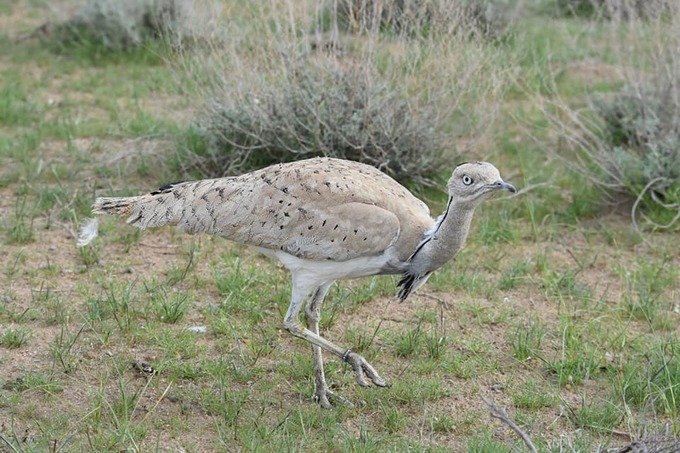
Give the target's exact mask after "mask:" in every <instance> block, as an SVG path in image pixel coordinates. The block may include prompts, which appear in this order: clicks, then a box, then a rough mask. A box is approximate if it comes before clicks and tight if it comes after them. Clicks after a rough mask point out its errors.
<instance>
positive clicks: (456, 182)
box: [447, 162, 517, 206]
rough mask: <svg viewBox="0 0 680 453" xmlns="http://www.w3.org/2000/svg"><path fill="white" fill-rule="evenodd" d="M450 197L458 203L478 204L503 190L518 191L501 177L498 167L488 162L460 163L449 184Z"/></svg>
mask: <svg viewBox="0 0 680 453" xmlns="http://www.w3.org/2000/svg"><path fill="white" fill-rule="evenodd" d="M447 188H448V192H449V197H452V198H454V199H455V200H456V201H457V202H458V203H463V204H469V205H471V206H477V205H478V204H479V203H481V202H482V201H484V200H486V199H488V198H490V197H491V196H492V195H493V194H495V193H497V192H498V191H501V190H508V191H510V192H516V191H517V189H515V186H513V185H512V184H510V183H507V182H505V181H503V179H501V175H500V173H499V172H498V169H497V168H496V167H494V166H493V165H492V164H490V163H488V162H466V163H464V164H460V165H458V166H457V167H456V168H455V169H454V170H453V174H452V175H451V179H449V182H448V184H447Z"/></svg>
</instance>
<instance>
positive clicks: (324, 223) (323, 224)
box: [321, 219, 326, 227]
mask: <svg viewBox="0 0 680 453" xmlns="http://www.w3.org/2000/svg"><path fill="white" fill-rule="evenodd" d="M321 226H322V227H325V226H326V220H325V219H324V221H323V223H322V224H321Z"/></svg>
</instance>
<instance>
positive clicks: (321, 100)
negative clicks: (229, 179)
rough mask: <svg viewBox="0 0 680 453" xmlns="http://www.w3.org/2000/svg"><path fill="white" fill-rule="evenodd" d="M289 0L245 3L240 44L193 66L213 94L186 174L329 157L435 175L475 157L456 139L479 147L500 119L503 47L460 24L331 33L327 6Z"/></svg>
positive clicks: (415, 176)
mask: <svg viewBox="0 0 680 453" xmlns="http://www.w3.org/2000/svg"><path fill="white" fill-rule="evenodd" d="M285 6H287V7H288V9H287V10H284V11H283V12H282V11H280V10H276V9H275V8H273V6H272V5H267V6H266V7H262V9H261V10H258V11H255V12H254V11H251V10H249V11H247V12H246V11H242V10H238V9H237V10H234V11H233V13H234V15H233V16H232V20H231V21H228V22H226V23H225V24H224V27H225V28H226V29H227V33H228V34H229V36H230V37H231V40H230V41H229V43H228V44H227V45H224V46H219V47H218V46H214V47H212V48H211V52H210V53H209V54H201V55H187V58H186V59H185V60H184V61H183V62H182V71H183V73H185V74H188V76H187V77H186V79H187V80H189V81H190V82H191V84H192V85H194V86H195V90H196V92H197V93H199V94H200V96H199V97H200V98H202V99H205V100H206V101H205V103H204V104H203V105H202V106H201V107H199V110H200V112H199V113H198V114H197V116H196V119H195V121H194V127H193V130H195V131H198V134H199V138H200V140H194V141H190V143H191V144H190V145H189V146H186V147H185V151H186V152H183V153H180V157H181V158H180V166H181V167H182V170H181V171H184V172H186V171H191V170H198V171H199V172H200V175H201V176H205V177H213V176H222V175H225V174H235V173H240V172H244V171H247V170H252V169H254V168H259V167H262V166H263V165H267V164H270V163H273V162H285V161H290V160H294V159H302V158H306V157H311V156H330V157H341V158H345V159H351V160H356V161H361V162H366V163H369V164H371V165H374V166H376V167H378V168H380V169H381V170H383V171H385V172H386V173H388V174H390V175H392V176H393V177H395V178H397V179H398V180H400V181H407V180H409V181H417V182H420V183H433V182H434V178H436V177H437V176H439V175H440V174H443V173H445V170H447V171H448V170H450V167H451V165H454V164H455V161H456V160H458V157H459V156H460V154H461V153H462V152H467V153H468V154H469V152H470V149H469V148H463V147H462V146H457V143H462V144H463V146H465V147H470V146H473V144H474V143H475V139H477V138H479V137H480V136H481V135H483V134H484V133H485V132H486V130H487V129H488V128H489V127H490V125H491V124H492V120H493V117H494V115H495V113H496V109H497V108H498V105H499V102H498V99H499V97H500V96H501V95H502V93H503V91H504V90H505V89H506V88H507V87H508V86H509V84H508V83H507V80H508V79H509V74H510V73H509V71H508V67H509V66H510V60H509V59H508V58H502V57H501V56H502V55H503V53H502V52H500V51H498V49H497V47H496V46H493V45H491V44H488V43H485V42H483V40H477V39H472V38H470V37H460V36H458V35H457V34H455V33H454V32H451V33H450V34H432V35H427V36H422V35H417V36H404V35H403V34H390V33H383V32H382V31H380V30H372V31H367V32H366V33H360V34H356V33H344V32H342V31H340V30H339V29H337V28H336V29H334V30H332V31H331V32H327V31H326V30H325V29H323V27H319V22H320V21H319V15H321V14H323V13H324V10H323V9H322V8H325V7H324V6H323V5H320V4H319V3H318V2H313V1H310V2H308V3H304V2H302V3H295V5H293V4H292V3H288V4H285ZM296 8H299V9H296ZM238 14H248V15H249V18H250V19H251V21H250V23H249V27H248V28H242V27H241V25H240V24H241V23H244V22H245V21H241V20H239V18H238ZM295 14H297V15H295ZM253 17H256V18H257V19H259V20H260V21H261V22H259V23H255V22H254V20H252V19H253ZM315 27H319V28H315ZM324 40H326V42H325V43H324ZM319 44H323V45H319ZM187 70H188V72H187ZM480 154H481V153H478V154H477V156H480ZM480 157H481V156H480ZM469 158H471V157H470V156H469V155H468V156H466V159H469ZM472 158H474V157H472Z"/></svg>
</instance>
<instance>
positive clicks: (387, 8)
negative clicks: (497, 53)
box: [327, 0, 512, 38]
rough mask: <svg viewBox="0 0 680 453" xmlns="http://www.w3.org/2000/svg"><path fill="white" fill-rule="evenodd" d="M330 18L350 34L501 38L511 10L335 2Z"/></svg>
mask: <svg viewBox="0 0 680 453" xmlns="http://www.w3.org/2000/svg"><path fill="white" fill-rule="evenodd" d="M327 3H329V5H328V8H329V11H328V14H329V15H330V17H331V20H337V22H338V23H339V24H340V26H341V27H342V28H344V29H346V30H348V31H366V30H371V31H375V30H376V29H382V30H387V31H391V32H396V33H403V34H415V35H419V34H427V33H441V32H445V33H449V32H451V31H455V32H456V33H459V34H463V35H469V34H472V35H481V36H485V37H492V38H498V37H502V36H504V35H505V34H507V32H508V30H509V28H510V25H511V22H512V8H511V6H510V3H509V2H508V1H503V0H424V1H418V2H413V1H408V0H387V1H378V0H336V1H330V2H327Z"/></svg>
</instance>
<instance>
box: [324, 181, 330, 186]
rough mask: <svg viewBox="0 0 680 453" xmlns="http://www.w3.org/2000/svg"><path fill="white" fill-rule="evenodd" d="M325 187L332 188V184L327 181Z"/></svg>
mask: <svg viewBox="0 0 680 453" xmlns="http://www.w3.org/2000/svg"><path fill="white" fill-rule="evenodd" d="M323 185H324V186H326V187H330V186H331V183H330V182H328V181H326V182H325V183H323Z"/></svg>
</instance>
